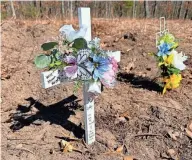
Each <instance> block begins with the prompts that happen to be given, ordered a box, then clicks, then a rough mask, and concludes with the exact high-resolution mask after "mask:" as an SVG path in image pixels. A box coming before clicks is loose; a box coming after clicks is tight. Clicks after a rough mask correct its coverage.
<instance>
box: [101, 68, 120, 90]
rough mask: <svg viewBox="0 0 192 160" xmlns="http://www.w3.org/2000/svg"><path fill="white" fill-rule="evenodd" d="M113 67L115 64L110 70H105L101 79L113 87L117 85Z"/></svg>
mask: <svg viewBox="0 0 192 160" xmlns="http://www.w3.org/2000/svg"><path fill="white" fill-rule="evenodd" d="M112 68H113V66H112V65H111V69H110V70H109V71H107V72H105V73H104V74H103V75H102V78H101V79H100V80H101V83H102V84H103V85H104V86H106V87H113V86H114V85H115V82H116V80H115V72H114V70H113V69H112Z"/></svg>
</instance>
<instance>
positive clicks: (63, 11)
mask: <svg viewBox="0 0 192 160" xmlns="http://www.w3.org/2000/svg"><path fill="white" fill-rule="evenodd" d="M61 12H62V17H64V14H65V8H64V0H61Z"/></svg>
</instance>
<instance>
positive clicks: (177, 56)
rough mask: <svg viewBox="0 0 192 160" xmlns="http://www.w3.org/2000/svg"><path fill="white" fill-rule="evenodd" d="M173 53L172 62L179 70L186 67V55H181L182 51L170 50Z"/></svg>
mask: <svg viewBox="0 0 192 160" xmlns="http://www.w3.org/2000/svg"><path fill="white" fill-rule="evenodd" d="M171 54H173V62H172V64H173V65H174V66H175V67H176V68H177V69H179V70H184V69H185V68H186V66H185V64H184V63H183V62H184V61H186V60H187V56H185V55H183V53H182V52H181V53H178V52H177V51H176V50H173V51H171Z"/></svg>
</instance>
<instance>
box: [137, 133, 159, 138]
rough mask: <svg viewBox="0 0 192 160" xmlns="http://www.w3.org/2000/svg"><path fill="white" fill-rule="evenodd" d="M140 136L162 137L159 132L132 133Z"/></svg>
mask: <svg viewBox="0 0 192 160" xmlns="http://www.w3.org/2000/svg"><path fill="white" fill-rule="evenodd" d="M140 136H160V137H162V135H161V134H153V133H143V134H137V135H134V137H140Z"/></svg>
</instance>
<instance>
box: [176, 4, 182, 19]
mask: <svg viewBox="0 0 192 160" xmlns="http://www.w3.org/2000/svg"><path fill="white" fill-rule="evenodd" d="M181 6H182V1H181V2H180V3H178V12H177V18H178V19H179V16H180V13H181Z"/></svg>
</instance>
